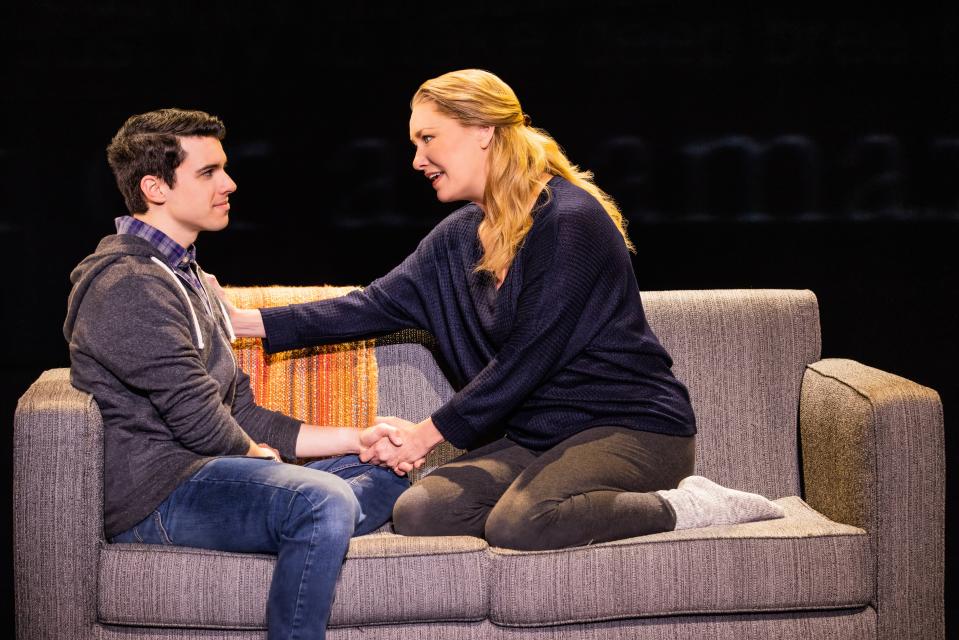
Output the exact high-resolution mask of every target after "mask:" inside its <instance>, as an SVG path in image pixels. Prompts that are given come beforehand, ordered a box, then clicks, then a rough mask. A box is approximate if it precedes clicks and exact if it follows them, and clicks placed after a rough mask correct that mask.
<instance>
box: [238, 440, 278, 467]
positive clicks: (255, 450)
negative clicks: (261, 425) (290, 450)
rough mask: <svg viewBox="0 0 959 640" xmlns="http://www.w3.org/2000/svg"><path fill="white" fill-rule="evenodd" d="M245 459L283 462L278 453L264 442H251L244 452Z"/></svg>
mask: <svg viewBox="0 0 959 640" xmlns="http://www.w3.org/2000/svg"><path fill="white" fill-rule="evenodd" d="M246 457H248V458H272V459H274V460H276V461H277V462H283V458H282V457H280V452H279V451H277V450H276V449H274V448H273V447H271V446H270V445H268V444H267V443H265V442H261V443H260V444H256V443H255V442H253V441H252V440H251V441H250V449H249V450H248V451H247V452H246Z"/></svg>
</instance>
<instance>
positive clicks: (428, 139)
mask: <svg viewBox="0 0 959 640" xmlns="http://www.w3.org/2000/svg"><path fill="white" fill-rule="evenodd" d="M432 139H433V136H429V135H427V136H423V142H426V143H429V141H430V140H432Z"/></svg>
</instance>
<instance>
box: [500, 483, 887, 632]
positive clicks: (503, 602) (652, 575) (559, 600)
mask: <svg viewBox="0 0 959 640" xmlns="http://www.w3.org/2000/svg"><path fill="white" fill-rule="evenodd" d="M777 503H778V504H780V505H781V506H782V507H783V508H784V509H785V511H786V517H785V518H780V519H778V520H769V521H765V522H754V523H749V524H743V525H735V526H723V527H708V528H703V529H687V530H685V531H671V532H668V533H661V534H656V535H650V536H643V537H640V538H631V539H628V540H619V541H616V542H608V543H603V544H597V545H591V546H587V547H577V548H573V549H566V550H560V551H540V552H521V551H512V550H507V549H499V548H493V549H491V552H492V555H493V568H492V591H491V600H490V619H491V621H492V622H493V623H495V624H499V625H504V626H517V627H523V626H537V625H544V624H560V623H573V622H589V621H597V620H614V619H618V618H632V617H638V616H663V615H678V614H712V613H728V612H774V611H787V610H802V609H831V608H852V607H862V606H864V605H866V604H868V603H869V602H870V600H871V599H872V595H873V592H874V579H873V575H874V574H873V567H872V557H871V555H870V552H869V539H868V537H867V535H866V532H865V531H863V530H862V529H858V528H855V527H850V526H847V525H843V524H837V523H835V522H832V521H831V520H828V519H827V518H825V517H824V516H822V515H820V514H819V513H817V512H816V511H814V510H813V509H812V508H811V507H809V506H808V505H807V504H806V503H805V502H803V501H802V500H801V499H800V498H797V497H788V498H782V499H780V500H777ZM531 585H535V586H531Z"/></svg>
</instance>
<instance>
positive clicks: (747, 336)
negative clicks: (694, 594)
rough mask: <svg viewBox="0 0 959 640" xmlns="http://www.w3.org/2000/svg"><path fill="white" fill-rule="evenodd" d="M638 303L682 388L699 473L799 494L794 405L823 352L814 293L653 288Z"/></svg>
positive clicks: (772, 492)
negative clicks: (693, 427)
mask: <svg viewBox="0 0 959 640" xmlns="http://www.w3.org/2000/svg"><path fill="white" fill-rule="evenodd" d="M643 305H644V307H645V309H646V315H647V318H648V320H649V324H650V326H651V327H652V329H653V331H654V332H655V333H656V335H657V336H658V337H659V339H660V341H661V342H662V343H663V345H664V346H665V347H666V349H667V351H669V353H670V355H671V356H672V358H673V372H674V373H675V374H676V376H677V377H678V378H679V379H680V380H682V381H683V382H684V383H685V384H686V385H687V386H688V387H689V393H690V397H691V399H692V403H693V409H694V410H695V412H696V422H697V426H698V428H699V433H698V435H697V436H696V473H697V474H699V475H703V476H706V477H708V478H709V479H711V480H714V481H715V482H718V483H719V484H722V485H725V486H728V487H733V488H736V489H742V490H745V491H753V492H757V493H761V494H763V495H765V496H767V497H769V498H780V497H783V496H792V495H799V494H800V486H799V461H798V457H797V456H796V408H797V407H798V406H799V389H800V386H801V382H802V376H803V371H804V370H805V368H806V365H807V364H810V363H812V362H815V361H816V360H818V359H819V353H820V335H819V310H818V306H817V304H816V297H815V296H814V295H813V294H812V292H810V291H792V290H789V291H786V290H720V291H650V292H644V293H643ZM730 459H735V460H737V461H738V462H739V464H729V460H730Z"/></svg>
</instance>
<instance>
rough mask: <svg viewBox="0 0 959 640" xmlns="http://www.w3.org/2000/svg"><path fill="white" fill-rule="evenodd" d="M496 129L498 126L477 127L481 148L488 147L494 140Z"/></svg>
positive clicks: (477, 136)
mask: <svg viewBox="0 0 959 640" xmlns="http://www.w3.org/2000/svg"><path fill="white" fill-rule="evenodd" d="M495 130H496V127H492V126H488V127H476V138H477V140H479V143H480V148H481V149H488V148H489V145H490V143H491V142H492V141H493V131H495Z"/></svg>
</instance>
